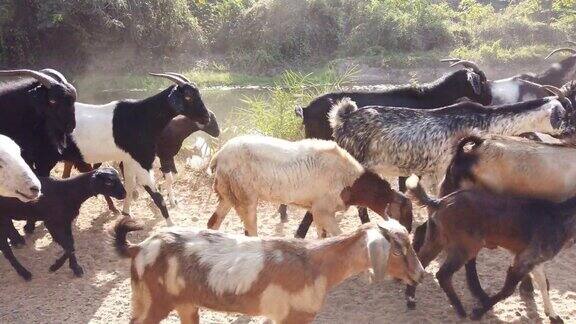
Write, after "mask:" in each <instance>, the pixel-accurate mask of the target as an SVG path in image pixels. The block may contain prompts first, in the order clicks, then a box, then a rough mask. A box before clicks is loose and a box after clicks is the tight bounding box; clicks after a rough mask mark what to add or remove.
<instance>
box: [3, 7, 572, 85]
mask: <svg viewBox="0 0 576 324" xmlns="http://www.w3.org/2000/svg"><path fill="white" fill-rule="evenodd" d="M575 8H576V0H509V1H502V0H434V1H431V0H360V1H357V0H296V1H290V5H286V2H285V1H283V0H203V1H199V0H43V1H38V0H7V1H3V2H2V3H0V65H3V66H9V67H13V66H38V67H41V66H47V65H50V66H56V67H59V68H60V69H63V70H64V71H65V72H75V73H87V74H94V73H98V72H100V73H102V72H104V73H110V72H115V73H126V72H128V73H138V74H139V75H141V74H142V73H143V72H147V71H148V70H149V69H150V67H152V69H154V70H161V69H172V70H175V69H176V70H179V71H182V70H184V71H190V72H188V73H189V74H190V75H194V76H195V78H196V79H197V80H200V81H199V83H201V84H204V85H215V84H218V85H232V84H247V83H254V84H264V83H265V84H270V83H273V82H275V81H276V82H277V81H278V78H279V76H278V75H279V74H281V73H280V71H283V70H285V69H288V68H296V69H302V68H304V70H306V67H310V66H326V65H327V64H329V63H330V62H332V61H334V60H338V59H342V58H354V59H356V60H357V62H360V63H368V64H370V65H375V66H383V67H415V66H419V65H426V66H429V65H430V64H438V63H437V62H436V60H437V59H438V58H439V57H443V56H447V55H457V56H462V57H466V58H470V59H475V60H478V61H480V62H489V63H502V62H512V61H517V62H522V63H530V62H534V61H535V60H536V59H539V58H540V57H541V56H542V55H544V54H545V53H546V52H547V51H549V50H550V49H551V48H552V47H554V46H557V45H560V44H561V43H562V42H563V41H565V40H567V39H569V38H570V37H571V36H572V37H574V36H573V35H575V34H576V9H575ZM182 66H185V67H186V68H185V69H182ZM230 71H233V72H234V73H232V72H230ZM250 75H259V76H260V75H267V76H269V77H266V78H260V77H252V76H250ZM127 78H128V79H127V80H126V81H127V82H129V83H130V82H131V81H130V80H131V79H130V77H127ZM133 82H134V84H135V85H136V86H137V85H138V84H139V83H140V82H150V81H138V80H136V81H133ZM144 86H147V85H146V84H145V85H144Z"/></svg>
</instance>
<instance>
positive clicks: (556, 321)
mask: <svg viewBox="0 0 576 324" xmlns="http://www.w3.org/2000/svg"><path fill="white" fill-rule="evenodd" d="M548 318H549V319H550V323H552V324H564V320H563V319H562V317H560V316H558V315H556V317H550V316H549V317H548Z"/></svg>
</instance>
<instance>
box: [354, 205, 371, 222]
mask: <svg viewBox="0 0 576 324" xmlns="http://www.w3.org/2000/svg"><path fill="white" fill-rule="evenodd" d="M357 208H358V217H360V221H361V222H362V224H366V223H369V222H370V217H368V208H366V207H357Z"/></svg>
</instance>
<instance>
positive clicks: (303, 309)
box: [114, 218, 424, 324]
mask: <svg viewBox="0 0 576 324" xmlns="http://www.w3.org/2000/svg"><path fill="white" fill-rule="evenodd" d="M138 229H140V227H138V226H137V225H136V224H135V223H134V221H133V220H130V219H128V218H125V219H123V220H121V221H120V222H119V223H118V224H117V225H116V226H115V229H114V234H115V243H114V245H115V248H116V250H117V252H118V253H119V254H120V255H121V256H122V257H126V258H131V259H132V266H131V278H132V322H133V323H158V322H160V321H161V320H162V319H164V318H165V317H166V316H168V314H169V313H170V311H172V310H174V309H175V310H176V311H177V312H178V314H179V316H180V320H181V321H182V323H198V322H199V316H198V308H199V307H205V308H209V309H212V310H215V311H222V312H234V313H243V314H246V315H250V316H266V317H267V318H269V319H271V320H274V321H275V322H276V323H298V324H302V323H310V322H311V321H312V320H313V319H314V317H315V316H316V313H317V312H318V311H319V310H320V309H321V308H322V305H323V303H324V298H325V296H326V294H327V293H328V291H329V290H330V289H331V288H332V287H334V286H336V285H338V284H339V283H341V282H342V281H344V280H345V279H346V278H348V277H351V276H353V275H355V274H358V273H361V272H363V271H369V272H370V271H371V272H372V273H373V278H374V279H376V280H380V279H384V278H387V277H390V278H395V279H399V280H402V281H403V282H404V283H407V284H417V283H418V282H420V281H421V279H422V276H423V273H424V269H423V268H422V265H421V264H420V262H419V261H418V258H416V254H415V252H414V250H413V249H412V247H411V245H410V238H409V235H408V232H407V231H406V229H405V228H404V227H403V226H402V225H400V224H399V223H398V222H397V221H395V220H393V219H390V220H388V221H382V222H379V223H378V225H376V224H374V223H370V224H366V225H362V226H361V227H360V228H359V229H358V230H356V231H355V232H352V233H347V234H342V235H339V236H336V237H333V238H328V239H325V240H320V241H306V240H300V239H287V238H256V237H246V236H242V235H233V234H225V233H221V232H218V231H213V230H196V229H191V228H183V227H170V228H164V229H162V230H161V231H160V232H158V233H157V234H154V235H152V236H150V237H149V238H147V239H146V240H145V241H143V242H141V243H140V244H130V243H128V242H127V241H126V234H127V233H128V232H130V231H134V230H138Z"/></svg>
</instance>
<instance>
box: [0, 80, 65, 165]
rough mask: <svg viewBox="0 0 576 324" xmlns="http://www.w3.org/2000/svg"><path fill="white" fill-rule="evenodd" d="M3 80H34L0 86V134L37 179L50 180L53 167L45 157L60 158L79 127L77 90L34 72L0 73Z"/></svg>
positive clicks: (60, 81) (63, 82)
mask: <svg viewBox="0 0 576 324" xmlns="http://www.w3.org/2000/svg"><path fill="white" fill-rule="evenodd" d="M52 71H54V70H52ZM60 75H61V74H60ZM0 76H26V77H32V78H34V79H35V80H34V81H31V80H25V81H15V82H7V83H5V84H2V85H1V86H0V134H4V135H6V136H9V137H10V138H12V139H13V140H14V141H15V142H16V143H17V144H18V145H19V146H20V147H21V149H22V156H23V158H24V160H25V161H26V162H27V163H28V164H29V165H30V166H31V167H32V169H33V170H34V171H35V172H36V173H37V174H38V175H40V176H48V175H49V173H50V170H51V169H52V166H49V165H46V164H45V163H43V158H44V155H45V154H46V153H48V155H58V154H59V152H61V151H62V150H63V149H64V148H65V147H66V146H67V141H66V139H67V138H66V134H69V133H71V132H72V130H74V128H75V127H76V119H75V109H74V103H75V101H76V89H75V88H74V86H72V85H71V84H70V83H68V81H66V79H63V80H57V79H55V78H54V77H52V76H51V75H48V74H47V73H44V72H38V71H33V70H9V71H0ZM52 151H53V152H52Z"/></svg>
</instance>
